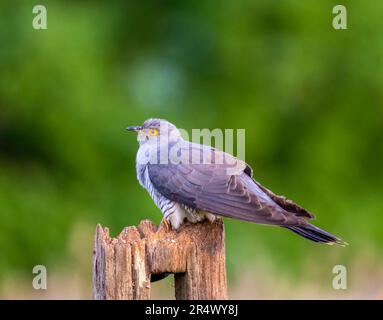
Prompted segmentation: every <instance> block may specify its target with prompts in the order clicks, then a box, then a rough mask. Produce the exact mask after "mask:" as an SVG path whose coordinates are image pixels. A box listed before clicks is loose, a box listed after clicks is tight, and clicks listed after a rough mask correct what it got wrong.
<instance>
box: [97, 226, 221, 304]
mask: <svg viewBox="0 0 383 320" xmlns="http://www.w3.org/2000/svg"><path fill="white" fill-rule="evenodd" d="M169 273H174V274H175V298H176V299H190V300H195V299H227V286H226V267H225V239H224V227H223V222H222V220H221V219H218V220H217V221H216V222H214V223H209V222H208V221H205V222H203V223H198V224H189V223H186V224H184V225H183V226H182V227H181V228H180V229H179V230H177V231H174V230H167V229H166V228H164V227H160V228H158V227H157V226H156V225H154V224H153V223H152V222H151V221H149V220H144V221H141V223H140V224H139V225H138V227H137V228H136V227H127V228H125V229H124V230H123V231H122V232H121V234H120V235H119V236H118V237H117V238H111V237H110V236H109V230H108V228H102V227H101V226H100V225H98V226H97V228H96V236H95V244H94V252H93V298H94V299H100V300H105V299H129V300H144V299H150V281H151V279H152V280H153V279H155V278H157V279H161V277H163V275H166V274H169Z"/></svg>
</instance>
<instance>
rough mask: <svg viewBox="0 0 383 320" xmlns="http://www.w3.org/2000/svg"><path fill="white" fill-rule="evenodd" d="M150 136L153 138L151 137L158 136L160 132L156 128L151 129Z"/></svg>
mask: <svg viewBox="0 0 383 320" xmlns="http://www.w3.org/2000/svg"><path fill="white" fill-rule="evenodd" d="M149 136H151V137H155V136H158V130H157V129H155V128H151V129H149Z"/></svg>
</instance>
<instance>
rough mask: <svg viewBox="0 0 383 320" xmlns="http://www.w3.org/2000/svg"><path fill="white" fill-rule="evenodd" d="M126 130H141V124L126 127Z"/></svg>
mask: <svg viewBox="0 0 383 320" xmlns="http://www.w3.org/2000/svg"><path fill="white" fill-rule="evenodd" d="M126 130H128V131H135V132H138V131H140V130H142V126H131V127H127V128H126Z"/></svg>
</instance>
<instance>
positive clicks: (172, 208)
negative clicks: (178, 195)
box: [137, 166, 216, 229]
mask: <svg viewBox="0 0 383 320" xmlns="http://www.w3.org/2000/svg"><path fill="white" fill-rule="evenodd" d="M137 177H138V180H139V181H140V183H141V185H142V186H143V187H144V188H145V189H146V190H147V191H148V193H149V195H150V196H151V197H152V199H153V201H154V203H155V204H156V206H157V207H158V208H159V209H160V210H161V212H162V214H163V216H164V218H165V219H167V220H168V221H169V222H170V224H171V226H172V228H173V229H178V228H179V227H180V226H181V225H182V224H183V223H184V221H185V220H188V221H190V222H191V223H197V222H200V221H203V220H205V219H208V220H209V221H210V222H214V221H215V219H216V216H215V215H214V214H212V213H209V212H205V211H200V210H196V209H192V208H190V207H187V206H185V205H183V204H180V203H177V202H175V201H172V200H170V199H168V198H166V197H164V196H163V195H161V194H160V193H159V192H158V191H157V189H156V188H155V187H154V186H153V184H152V182H151V181H150V178H149V173H148V168H147V167H146V166H145V167H141V168H137Z"/></svg>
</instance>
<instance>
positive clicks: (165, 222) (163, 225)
mask: <svg viewBox="0 0 383 320" xmlns="http://www.w3.org/2000/svg"><path fill="white" fill-rule="evenodd" d="M162 229H165V231H170V230H171V229H172V225H171V224H170V222H169V220H168V219H166V218H163V219H162V220H161V223H160V227H159V230H162Z"/></svg>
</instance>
